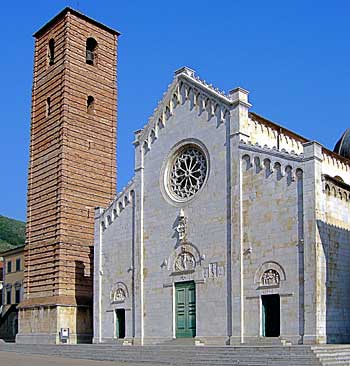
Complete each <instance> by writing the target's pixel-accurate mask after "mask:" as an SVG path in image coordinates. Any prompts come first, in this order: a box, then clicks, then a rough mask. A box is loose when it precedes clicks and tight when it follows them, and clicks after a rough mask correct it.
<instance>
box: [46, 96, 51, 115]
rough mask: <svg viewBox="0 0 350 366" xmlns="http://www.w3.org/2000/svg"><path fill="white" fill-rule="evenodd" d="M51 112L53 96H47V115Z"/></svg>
mask: <svg viewBox="0 0 350 366" xmlns="http://www.w3.org/2000/svg"><path fill="white" fill-rule="evenodd" d="M50 114H51V98H50V97H48V98H46V117H48V116H49V115H50Z"/></svg>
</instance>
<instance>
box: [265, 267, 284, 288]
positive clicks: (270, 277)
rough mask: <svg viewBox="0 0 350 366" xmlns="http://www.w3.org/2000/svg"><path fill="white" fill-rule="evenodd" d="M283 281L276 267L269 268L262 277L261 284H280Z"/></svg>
mask: <svg viewBox="0 0 350 366" xmlns="http://www.w3.org/2000/svg"><path fill="white" fill-rule="evenodd" d="M280 281H281V277H280V274H279V273H278V272H277V271H275V270H274V269H268V270H267V271H265V272H264V273H263V275H262V277H261V284H262V285H263V286H274V285H279V284H280Z"/></svg>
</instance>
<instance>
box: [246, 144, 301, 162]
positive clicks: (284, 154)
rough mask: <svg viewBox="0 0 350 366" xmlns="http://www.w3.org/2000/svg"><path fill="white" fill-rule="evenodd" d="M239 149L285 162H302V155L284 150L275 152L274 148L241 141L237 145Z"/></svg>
mask: <svg viewBox="0 0 350 366" xmlns="http://www.w3.org/2000/svg"><path fill="white" fill-rule="evenodd" d="M239 148H240V149H241V150H244V151H251V152H257V153H262V154H266V155H270V156H274V157H276V158H282V159H286V160H290V161H295V162H302V161H304V156H303V154H300V155H298V154H296V153H289V152H288V151H286V150H277V149H274V148H269V147H267V146H260V145H259V144H255V145H253V144H250V143H246V142H244V141H241V142H240V144H239Z"/></svg>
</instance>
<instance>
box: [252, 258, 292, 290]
mask: <svg viewBox="0 0 350 366" xmlns="http://www.w3.org/2000/svg"><path fill="white" fill-rule="evenodd" d="M285 280H286V273H285V271H284V269H283V267H282V266H281V265H280V264H279V263H277V262H274V261H269V262H265V263H263V264H262V265H261V266H260V267H259V268H258V269H257V271H256V272H255V276H254V283H255V284H257V285H258V286H261V287H270V286H279V285H280V283H281V281H285Z"/></svg>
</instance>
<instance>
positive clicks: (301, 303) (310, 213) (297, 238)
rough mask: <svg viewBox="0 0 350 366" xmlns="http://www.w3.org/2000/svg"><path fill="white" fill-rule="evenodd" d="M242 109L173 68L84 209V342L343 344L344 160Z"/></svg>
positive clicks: (347, 172) (348, 272) (347, 329)
mask: <svg viewBox="0 0 350 366" xmlns="http://www.w3.org/2000/svg"><path fill="white" fill-rule="evenodd" d="M250 108H251V104H250V103H249V100H248V92H247V91H246V90H244V89H242V88H236V89H234V90H232V91H231V92H230V93H228V94H225V93H223V92H220V91H219V90H218V89H215V88H213V87H212V86H211V85H208V84H207V83H206V82H204V81H202V80H200V79H199V78H198V77H197V76H196V75H195V73H194V71H193V70H191V69H189V68H186V67H185V68H182V69H180V70H178V71H177V72H176V73H175V76H174V79H173V82H172V83H171V84H170V86H169V88H168V90H167V91H166V93H165V94H164V97H163V99H162V100H161V101H160V103H159V104H158V107H157V108H156V109H155V111H154V114H153V115H152V116H151V118H150V119H149V122H148V123H147V125H146V126H144V128H143V129H141V130H139V131H136V132H135V141H134V147H135V174H134V177H133V179H132V180H131V181H130V183H129V184H128V185H127V186H126V187H125V188H124V189H123V190H122V192H121V193H119V194H118V195H117V197H116V198H115V199H114V200H113V202H112V203H111V204H110V205H109V206H108V207H107V208H97V209H96V210H95V243H94V327H93V328H94V335H93V341H94V342H95V343H101V342H116V341H117V342H122V343H124V344H155V343H162V342H165V341H172V340H174V339H178V338H190V339H193V342H194V343H196V344H198V345H201V344H205V345H209V344H242V343H255V342H258V341H264V340H268V341H275V342H278V343H280V342H282V343H285V344H288V343H292V344H318V343H341V342H349V341H350V311H349V310H350V297H349V293H350V292H349V286H350V266H349V257H350V250H349V242H350V232H349V227H350V225H349V220H348V217H349V200H350V186H349V185H348V184H347V183H349V182H350V166H349V165H350V163H349V160H348V159H347V158H346V157H344V156H341V154H342V151H341V148H339V146H338V148H339V151H338V152H339V153H340V154H338V153H335V152H332V151H330V150H328V149H326V148H325V147H323V146H321V145H320V144H319V143H317V142H314V141H310V140H307V139H305V138H303V137H301V136H299V135H298V134H296V133H294V132H291V131H289V130H287V129H285V128H283V127H281V126H279V125H277V124H275V123H272V122H271V121H268V120H266V119H264V118H263V117H261V116H259V115H257V114H255V113H253V112H250ZM340 144H341V143H340ZM338 145H339V144H338ZM343 155H344V154H343Z"/></svg>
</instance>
